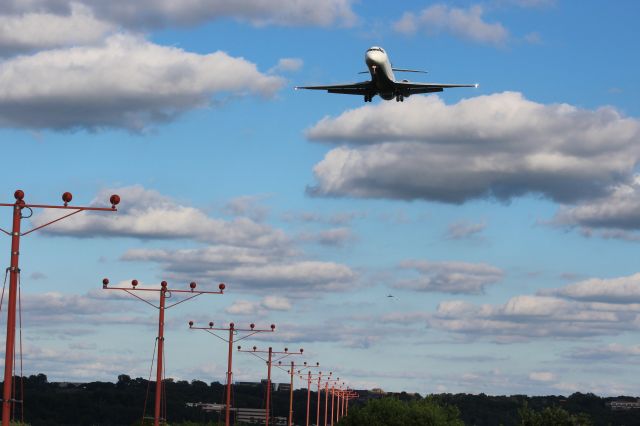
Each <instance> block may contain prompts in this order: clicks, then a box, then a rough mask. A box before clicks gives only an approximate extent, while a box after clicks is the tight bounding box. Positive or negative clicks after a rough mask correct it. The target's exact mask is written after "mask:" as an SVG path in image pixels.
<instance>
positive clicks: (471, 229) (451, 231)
mask: <svg viewBox="0 0 640 426" xmlns="http://www.w3.org/2000/svg"><path fill="white" fill-rule="evenodd" d="M486 227H487V224H486V223H484V222H481V223H469V222H466V221H459V222H453V223H450V224H449V227H448V229H447V238H449V239H452V240H464V239H470V238H473V237H477V236H478V234H480V233H482V231H484V229H485V228H486Z"/></svg>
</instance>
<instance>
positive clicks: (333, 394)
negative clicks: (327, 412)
mask: <svg viewBox="0 0 640 426" xmlns="http://www.w3.org/2000/svg"><path fill="white" fill-rule="evenodd" d="M335 400H336V385H331V426H333V405H334V403H335Z"/></svg>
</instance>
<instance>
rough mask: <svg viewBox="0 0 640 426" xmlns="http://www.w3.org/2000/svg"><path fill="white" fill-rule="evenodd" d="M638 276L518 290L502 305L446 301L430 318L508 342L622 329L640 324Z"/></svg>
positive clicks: (445, 326)
mask: <svg viewBox="0 0 640 426" xmlns="http://www.w3.org/2000/svg"><path fill="white" fill-rule="evenodd" d="M639 277H640V274H637V275H633V276H631V277H622V278H615V279H609V280H597V279H591V280H585V281H582V282H579V283H576V284H570V285H567V286H565V287H563V288H560V289H555V290H545V291H540V292H539V294H537V295H519V296H515V297H512V298H511V299H509V300H508V301H507V302H506V303H504V304H502V305H490V304H483V305H475V304H473V303H469V302H466V301H461V300H452V301H445V302H441V303H440V304H439V305H438V308H437V310H436V312H435V313H433V314H431V316H430V318H428V319H427V324H428V325H429V326H430V327H433V328H436V329H441V330H446V331H449V332H452V333H456V334H460V335H463V336H465V337H466V338H469V339H476V338H480V337H488V338H490V339H491V340H494V341H498V342H504V343H508V342H519V341H528V340H531V339H538V338H563V339H567V338H574V339H578V338H584V337H593V336H613V335H618V334H621V333H624V332H627V331H633V330H635V329H636V327H637V325H638V324H640V303H638V302H639V300H640V299H639V296H640V295H639V294H638V292H637V291H635V289H634V288H633V281H635V280H638V279H640V278H639ZM636 286H637V284H636Z"/></svg>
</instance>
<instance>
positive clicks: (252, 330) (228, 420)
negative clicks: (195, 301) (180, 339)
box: [189, 321, 276, 426]
mask: <svg viewBox="0 0 640 426" xmlns="http://www.w3.org/2000/svg"><path fill="white" fill-rule="evenodd" d="M193 324H194V323H193V321H189V329H191V330H204V331H206V332H207V333H209V334H211V335H213V336H215V337H217V338H218V339H220V340H223V341H225V342H227V343H228V344H229V353H228V355H227V395H226V400H227V402H226V404H225V413H224V424H225V426H230V425H231V386H233V384H232V383H233V382H232V370H231V367H232V365H233V341H234V336H235V335H236V334H238V333H240V332H244V333H248V334H246V335H244V336H242V337H240V338H238V339H235V341H236V342H239V341H240V340H244V339H246V338H248V337H251V336H253V335H254V334H256V333H266V332H271V333H273V332H274V331H275V330H276V326H275V324H271V328H270V329H259V328H256V325H255V324H253V323H252V324H251V325H249V328H248V329H247V328H236V326H235V324H234V323H230V324H229V327H214V323H213V321H211V322H210V323H209V327H194V326H193ZM215 331H228V332H229V338H227V339H225V338H224V337H221V336H218V335H217V334H216V333H215Z"/></svg>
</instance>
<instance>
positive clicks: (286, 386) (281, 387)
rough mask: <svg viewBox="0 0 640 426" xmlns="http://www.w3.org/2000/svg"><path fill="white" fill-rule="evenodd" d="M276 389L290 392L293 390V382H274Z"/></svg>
mask: <svg viewBox="0 0 640 426" xmlns="http://www.w3.org/2000/svg"><path fill="white" fill-rule="evenodd" d="M274 390H276V391H277V392H289V391H290V390H291V383H274Z"/></svg>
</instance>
